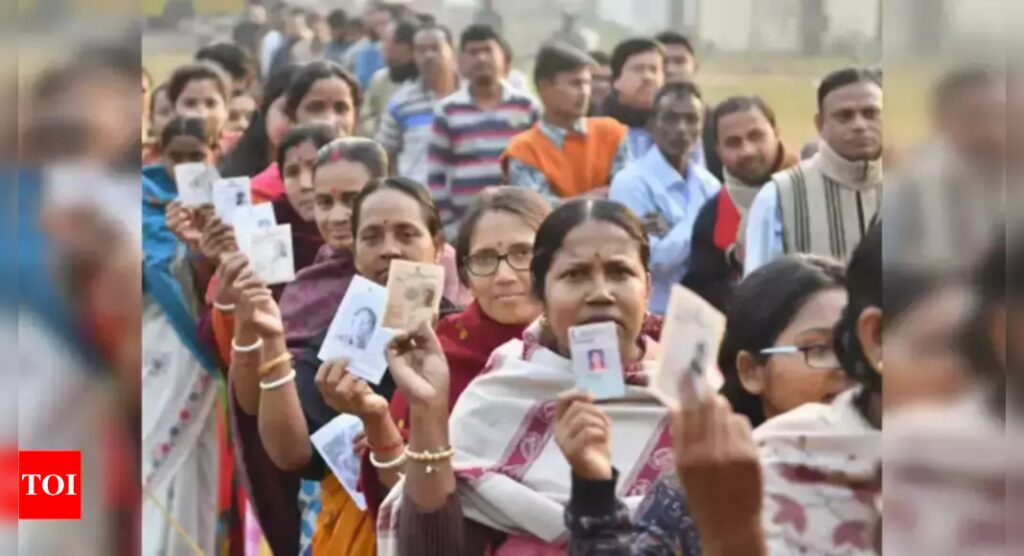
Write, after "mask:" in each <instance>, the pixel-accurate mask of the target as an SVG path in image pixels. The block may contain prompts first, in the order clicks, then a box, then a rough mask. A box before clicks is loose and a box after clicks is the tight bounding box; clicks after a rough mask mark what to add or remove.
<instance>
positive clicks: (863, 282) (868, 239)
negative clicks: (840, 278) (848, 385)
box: [834, 219, 884, 392]
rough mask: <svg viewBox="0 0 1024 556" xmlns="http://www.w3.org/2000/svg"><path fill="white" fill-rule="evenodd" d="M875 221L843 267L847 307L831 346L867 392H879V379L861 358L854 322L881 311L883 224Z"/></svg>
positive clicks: (862, 350)
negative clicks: (863, 316)
mask: <svg viewBox="0 0 1024 556" xmlns="http://www.w3.org/2000/svg"><path fill="white" fill-rule="evenodd" d="M881 222H882V221H881V219H875V221H874V223H872V225H871V227H870V228H869V229H868V232H867V233H866V234H865V235H864V237H863V238H862V239H861V240H860V243H859V244H858V245H857V247H856V249H854V250H853V256H851V257H850V263H849V265H847V268H846V294H847V302H846V308H844V309H843V314H842V316H841V317H840V318H839V322H837V323H836V327H835V335H834V338H835V339H834V344H835V352H836V356H837V357H838V358H839V362H840V364H842V367H843V370H844V371H846V373H847V374H848V375H850V376H851V377H852V378H853V379H854V380H856V381H857V382H859V383H861V384H864V385H865V386H867V390H866V391H867V392H881V388H882V377H881V375H879V374H878V372H877V371H875V369H874V367H873V366H872V365H873V364H872V362H869V361H868V360H867V357H866V356H865V355H864V349H863V346H861V343H860V340H859V339H858V337H857V321H858V320H860V316H861V314H862V313H863V312H864V311H865V310H867V309H869V308H871V307H877V308H879V309H881V308H882V306H883V303H884V300H883V296H882V224H881Z"/></svg>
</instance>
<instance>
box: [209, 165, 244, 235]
mask: <svg viewBox="0 0 1024 556" xmlns="http://www.w3.org/2000/svg"><path fill="white" fill-rule="evenodd" d="M250 205H252V190H251V189H250V186H249V178H248V177H245V176H241V177H236V178H221V179H218V180H217V181H215V182H213V207H214V210H215V213H216V214H217V218H220V219H221V221H222V222H224V223H225V224H227V225H228V226H232V225H234V223H235V213H237V212H238V210H239V209H241V208H242V207H247V206H250Z"/></svg>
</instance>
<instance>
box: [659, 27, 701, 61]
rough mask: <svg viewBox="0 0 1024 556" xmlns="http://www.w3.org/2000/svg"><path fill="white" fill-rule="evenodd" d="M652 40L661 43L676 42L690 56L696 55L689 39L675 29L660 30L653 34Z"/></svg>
mask: <svg viewBox="0 0 1024 556" xmlns="http://www.w3.org/2000/svg"><path fill="white" fill-rule="evenodd" d="M654 40H656V41H658V42H660V43H661V44H678V45H680V46H682V47H684V48H686V50H687V51H688V52H689V53H690V56H697V52H696V51H695V50H694V49H693V43H692V42H690V39H688V38H686V36H685V35H683V34H682V33H679V32H677V31H662V32H660V33H658V34H657V35H655V36H654Z"/></svg>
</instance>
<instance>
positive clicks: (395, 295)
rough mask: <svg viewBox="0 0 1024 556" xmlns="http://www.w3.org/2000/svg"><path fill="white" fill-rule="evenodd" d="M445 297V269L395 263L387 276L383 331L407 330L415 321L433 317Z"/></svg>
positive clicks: (407, 262)
mask: <svg viewBox="0 0 1024 556" xmlns="http://www.w3.org/2000/svg"><path fill="white" fill-rule="evenodd" d="M443 293H444V267H442V266H439V265H434V264H422V263H412V262H409V261H399V260H395V261H392V262H391V270H390V271H389V272H388V295H387V304H386V306H385V309H384V327H385V328H390V329H392V330H408V329H410V328H412V327H413V326H414V325H415V324H416V322H417V319H420V318H425V317H428V316H429V317H433V316H436V315H437V313H438V311H439V309H440V307H441V295H442V294H443Z"/></svg>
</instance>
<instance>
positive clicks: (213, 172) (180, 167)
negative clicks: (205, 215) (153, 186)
mask: <svg viewBox="0 0 1024 556" xmlns="http://www.w3.org/2000/svg"><path fill="white" fill-rule="evenodd" d="M219 178H220V174H219V173H218V172H217V169H216V168H214V167H213V166H209V165H207V164H204V163H202V162H186V163H184V164H177V165H175V166H174V182H175V184H177V186H178V200H179V201H181V204H182V205H184V206H186V207H197V206H199V205H206V204H212V203H213V182H214V181H216V180H217V179H219Z"/></svg>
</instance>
